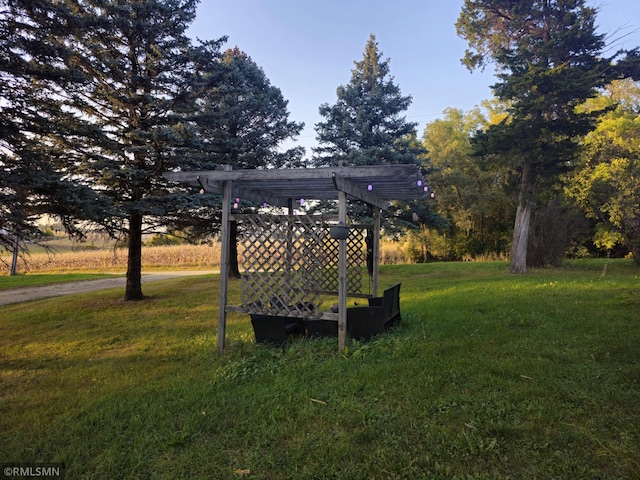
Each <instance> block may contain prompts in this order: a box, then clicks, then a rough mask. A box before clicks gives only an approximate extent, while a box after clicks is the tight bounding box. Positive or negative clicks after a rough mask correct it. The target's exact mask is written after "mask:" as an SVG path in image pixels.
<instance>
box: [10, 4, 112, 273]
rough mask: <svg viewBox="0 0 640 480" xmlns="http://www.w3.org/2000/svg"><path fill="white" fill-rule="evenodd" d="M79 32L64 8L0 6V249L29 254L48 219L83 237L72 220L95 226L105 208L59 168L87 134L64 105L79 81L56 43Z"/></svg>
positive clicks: (95, 195) (75, 158)
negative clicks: (66, 93)
mask: <svg viewBox="0 0 640 480" xmlns="http://www.w3.org/2000/svg"><path fill="white" fill-rule="evenodd" d="M76 28H77V24H76V20H75V17H74V14H73V11H72V10H71V9H69V8H68V7H67V6H66V5H65V4H63V3H58V2H53V3H52V2H49V1H36V0H29V1H26V0H0V45H1V47H2V48H0V131H1V132H2V134H1V136H0V198H1V202H0V231H1V232H0V249H2V248H4V249H16V248H20V249H22V250H25V251H26V250H27V247H26V245H27V244H26V243H25V242H21V241H17V240H21V239H25V238H28V239H29V240H31V241H34V240H37V236H38V234H39V228H38V225H37V221H38V220H39V219H40V218H41V217H42V216H43V215H45V214H49V215H55V216H57V217H58V218H59V219H60V220H61V221H62V224H63V225H64V226H65V228H66V229H67V231H68V232H69V233H71V234H75V235H81V234H82V232H81V231H80V230H79V229H78V228H76V227H77V226H76V223H75V220H77V219H91V218H95V217H97V216H99V210H100V208H105V207H106V205H107V203H106V202H105V201H104V200H105V199H104V198H103V197H101V196H100V195H99V193H97V192H93V191H92V190H91V189H90V188H89V187H88V186H86V185H84V184H83V183H82V182H79V181H77V179H75V178H73V179H72V178H71V177H70V175H69V171H68V170H67V169H65V168H64V165H65V164H67V163H68V162H70V163H73V162H76V161H78V159H79V154H80V149H79V148H78V144H77V142H76V140H77V138H78V135H79V134H80V132H81V131H83V130H85V129H86V127H87V125H86V123H84V122H83V119H81V118H75V117H74V116H73V115H72V114H71V113H70V112H69V111H68V110H67V109H65V102H64V100H65V96H64V89H65V88H66V87H67V86H69V85H71V84H73V83H74V82H76V81H77V80H78V78H79V77H78V71H77V70H76V69H75V68H73V66H72V65H70V63H69V58H70V57H71V55H72V54H73V52H72V50H71V49H69V48H68V46H67V45H65V44H64V42H62V41H61V39H62V38H64V37H65V36H67V35H68V34H69V33H70V32H72V31H74V30H75V29H76ZM63 159H64V162H62V161H61V160H63ZM15 253H16V256H17V253H18V252H17V251H15ZM16 256H14V265H13V266H12V273H15V258H16Z"/></svg>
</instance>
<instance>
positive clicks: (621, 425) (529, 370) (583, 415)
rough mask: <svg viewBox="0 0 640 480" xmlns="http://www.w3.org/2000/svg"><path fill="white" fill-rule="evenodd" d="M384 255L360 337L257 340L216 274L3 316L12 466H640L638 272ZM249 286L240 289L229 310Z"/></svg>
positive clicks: (72, 471)
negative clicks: (392, 293)
mask: <svg viewBox="0 0 640 480" xmlns="http://www.w3.org/2000/svg"><path fill="white" fill-rule="evenodd" d="M605 262H606V261H581V262H574V263H571V264H570V265H569V266H568V267H566V268H563V269H556V270H536V271H534V272H532V273H531V274H529V275H526V276H513V275H510V274H508V273H507V265H506V264H505V263H499V262H498V263H468V264H462V263H443V264H426V265H400V266H385V267H383V268H382V284H383V286H388V285H391V284H393V283H395V282H398V281H401V282H402V290H401V307H402V315H403V320H402V323H401V325H400V326H398V327H397V328H396V329H394V330H393V331H391V332H389V333H387V334H385V335H382V336H380V337H378V338H376V339H374V340H372V341H370V342H368V343H358V342H354V341H350V342H349V343H348V348H347V350H346V351H345V352H343V353H338V352H337V341H335V340H333V339H327V340H305V339H297V340H292V341H290V342H289V343H288V344H287V345H286V346H284V347H283V348H272V347H265V346H259V345H256V344H255V343H254V341H253V333H252V330H251V325H250V322H249V319H248V317H247V316H245V315H236V314H234V315H230V316H229V325H228V335H229V341H228V348H227V350H226V351H225V353H224V354H223V355H222V356H221V357H218V356H217V354H216V335H215V332H216V318H217V307H216V303H217V298H218V278H217V276H203V277H197V278H196V277H188V278H184V279H179V280H171V281H165V282H158V283H155V284H149V285H145V286H144V291H145V293H146V295H147V296H148V299H146V300H144V301H142V302H130V303H125V302H123V301H122V300H121V297H122V292H121V289H116V290H109V291H103V292H99V293H91V294H83V295H75V296H68V297H62V298H55V299H47V300H40V301H35V302H30V303H26V304H21V305H13V306H8V307H2V310H0V368H1V373H0V374H1V381H0V396H1V401H0V459H2V460H0V461H3V462H4V461H6V462H64V463H65V464H66V474H67V477H66V478H68V479H76V478H83V479H84V478H86V479H114V478H119V479H120V478H141V479H144V478H149V479H156V478H171V479H174V478H190V479H198V478H202V479H210V478H215V479H232V478H240V477H244V478H252V479H414V478H427V479H439V478H442V479H445V478H460V479H463V478H464V479H468V478H478V479H480V478H486V479H494V478H513V479H520V478H522V479H536V478H544V479H546V478H554V479H587V478H588V479H607V480H608V479H634V478H640V349H639V348H638V346H639V345H640V315H639V313H640V312H639V308H640V280H639V276H640V270H638V268H637V267H635V266H634V265H633V264H632V262H630V261H622V260H620V261H611V262H608V263H605ZM238 292H239V283H238V282H236V281H232V282H231V292H230V302H229V303H230V304H237V303H238V300H237V299H238V295H239V293H238Z"/></svg>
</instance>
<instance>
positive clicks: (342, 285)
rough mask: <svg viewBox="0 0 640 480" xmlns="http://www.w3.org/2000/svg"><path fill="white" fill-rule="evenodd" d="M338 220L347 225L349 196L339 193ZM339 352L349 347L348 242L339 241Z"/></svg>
mask: <svg viewBox="0 0 640 480" xmlns="http://www.w3.org/2000/svg"><path fill="white" fill-rule="evenodd" d="M338 220H339V221H340V223H342V225H346V224H347V194H346V193H344V192H342V191H340V192H338ZM338 244H339V245H340V250H339V251H338V350H339V351H341V352H342V351H343V350H344V347H345V346H346V345H347V241H346V240H338Z"/></svg>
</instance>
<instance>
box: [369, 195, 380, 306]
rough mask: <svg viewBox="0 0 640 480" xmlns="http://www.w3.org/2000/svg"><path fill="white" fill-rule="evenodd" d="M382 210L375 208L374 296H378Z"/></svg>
mask: <svg viewBox="0 0 640 480" xmlns="http://www.w3.org/2000/svg"><path fill="white" fill-rule="evenodd" d="M380 217H382V215H381V213H380V209H379V208H377V207H374V210H373V275H372V283H373V285H372V290H373V291H372V292H371V293H372V295H373V296H374V297H377V296H378V270H379V269H380V228H381V223H382V222H381V218H380Z"/></svg>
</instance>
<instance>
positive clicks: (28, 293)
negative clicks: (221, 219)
mask: <svg viewBox="0 0 640 480" xmlns="http://www.w3.org/2000/svg"><path fill="white" fill-rule="evenodd" d="M218 272H219V271H218V270H185V271H176V272H154V273H146V274H143V275H142V283H143V284H144V283H150V282H157V281H159V280H168V279H170V278H177V277H185V276H191V275H208V274H210V273H218ZM126 283H127V279H126V278H125V277H114V278H102V279H99V280H83V281H81V282H66V283H57V284H54V285H44V286H42V287H25V288H12V289H9V290H0V305H9V304H10V303H21V302H28V301H31V300H38V299H40V298H47V297H57V296H60V295H70V294H74V293H84V292H92V291H95V290H104V289H107V288H116V287H123V288H124V286H125V285H126ZM123 293H124V290H123Z"/></svg>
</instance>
